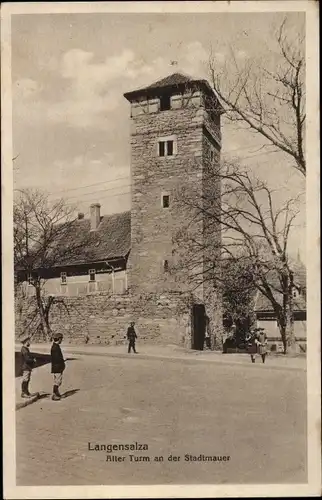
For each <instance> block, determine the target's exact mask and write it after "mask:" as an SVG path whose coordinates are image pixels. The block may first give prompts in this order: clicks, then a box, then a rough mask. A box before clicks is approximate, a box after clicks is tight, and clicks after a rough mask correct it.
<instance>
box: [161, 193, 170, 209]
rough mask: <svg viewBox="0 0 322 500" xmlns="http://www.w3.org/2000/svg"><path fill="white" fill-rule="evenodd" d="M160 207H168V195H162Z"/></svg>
mask: <svg viewBox="0 0 322 500" xmlns="http://www.w3.org/2000/svg"><path fill="white" fill-rule="evenodd" d="M162 207H163V208H169V207H170V196H169V195H168V194H164V195H163V196H162Z"/></svg>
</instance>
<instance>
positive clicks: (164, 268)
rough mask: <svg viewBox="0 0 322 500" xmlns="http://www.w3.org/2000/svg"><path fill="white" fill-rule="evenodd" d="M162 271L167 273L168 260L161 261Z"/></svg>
mask: <svg viewBox="0 0 322 500" xmlns="http://www.w3.org/2000/svg"><path fill="white" fill-rule="evenodd" d="M163 271H164V272H165V273H167V272H168V271H169V261H168V260H164V261H163Z"/></svg>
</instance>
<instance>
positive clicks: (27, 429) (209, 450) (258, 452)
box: [16, 355, 307, 485]
mask: <svg viewBox="0 0 322 500" xmlns="http://www.w3.org/2000/svg"><path fill="white" fill-rule="evenodd" d="M69 357H70V358H72V359H69V360H68V361H67V368H66V371H65V374H64V380H63V386H62V387H61V393H64V392H66V391H67V396H68V397H66V398H64V399H62V400H61V401H58V402H54V401H51V399H50V397H49V396H48V397H46V398H43V399H40V400H39V401H37V402H36V403H34V404H31V405H30V406H27V407H25V408H22V409H21V410H19V411H17V412H16V433H17V437H16V451H17V457H16V463H17V469H16V471H17V485H83V484H84V485H85V484H92V485H100V484H106V485H110V484H188V483H189V484H192V483H208V484H229V483H235V484H237V483H248V484H249V483H257V484H260V483H304V482H306V480H307V479H306V372H305V371H304V370H294V369H293V370H288V369H287V368H281V369H272V368H270V367H269V364H267V365H261V364H259V363H258V364H255V365H252V364H251V363H249V364H245V365H239V366H238V365H230V364H228V363H225V364H223V363H216V362H214V363H213V364H211V363H204V362H202V361H195V362H190V363H186V362H185V360H171V359H164V360H161V359H142V358H141V359H140V355H138V356H137V357H136V356H135V355H129V357H128V358H113V357H108V358H105V357H103V356H86V355H83V356H82V355H74V356H69ZM51 389H52V376H51V374H50V365H49V364H47V365H44V366H41V367H39V368H37V369H35V370H34V373H33V375H32V382H31V390H32V391H40V390H41V391H44V390H45V391H47V392H48V393H49V392H51ZM102 445H103V446H102ZM113 445H117V446H113ZM120 445H124V446H123V448H122V446H120ZM126 445H128V446H126ZM104 447H105V450H104ZM124 447H125V449H124ZM102 448H103V449H102ZM126 448H128V449H126ZM170 455H171V459H170V460H169V456H170ZM185 455H191V456H192V457H199V459H197V458H195V459H193V458H192V459H186V458H185ZM200 455H203V456H204V457H203V458H202V457H201V458H200ZM107 457H109V458H107ZM113 457H115V458H113ZM120 457H123V458H120ZM138 457H140V458H138ZM146 457H148V458H146ZM155 457H157V458H155ZM161 457H163V458H161ZM207 457H211V461H210V460H209V459H207ZM223 457H226V458H225V459H224V458H223Z"/></svg>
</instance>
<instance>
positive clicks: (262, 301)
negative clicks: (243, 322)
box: [254, 292, 306, 312]
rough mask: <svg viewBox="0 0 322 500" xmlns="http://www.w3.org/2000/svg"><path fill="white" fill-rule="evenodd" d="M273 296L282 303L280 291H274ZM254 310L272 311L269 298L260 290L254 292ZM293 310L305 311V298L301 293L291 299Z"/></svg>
mask: <svg viewBox="0 0 322 500" xmlns="http://www.w3.org/2000/svg"><path fill="white" fill-rule="evenodd" d="M274 298H275V299H276V301H277V302H278V303H279V304H282V299H283V296H282V294H281V293H274ZM254 309H255V312H272V311H273V307H272V304H271V302H270V300H269V299H268V298H267V297H265V295H263V294H262V293H261V292H258V293H257V294H256V298H255V308H254ZM293 309H294V311H306V300H305V297H304V296H303V295H299V296H298V297H297V298H294V299H293Z"/></svg>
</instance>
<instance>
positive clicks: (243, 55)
mask: <svg viewBox="0 0 322 500" xmlns="http://www.w3.org/2000/svg"><path fill="white" fill-rule="evenodd" d="M236 57H237V59H246V57H248V54H247V52H245V50H238V51H237V52H236Z"/></svg>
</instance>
